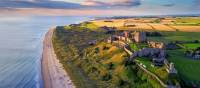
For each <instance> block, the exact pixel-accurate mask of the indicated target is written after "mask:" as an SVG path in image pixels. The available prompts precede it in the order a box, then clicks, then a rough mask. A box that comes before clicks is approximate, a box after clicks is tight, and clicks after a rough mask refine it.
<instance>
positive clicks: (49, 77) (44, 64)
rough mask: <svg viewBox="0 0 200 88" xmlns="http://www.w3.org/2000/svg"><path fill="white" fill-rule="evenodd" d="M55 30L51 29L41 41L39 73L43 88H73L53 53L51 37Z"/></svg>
mask: <svg viewBox="0 0 200 88" xmlns="http://www.w3.org/2000/svg"><path fill="white" fill-rule="evenodd" d="M54 29H55V28H51V29H50V30H49V31H48V32H47V33H46V34H45V38H44V40H43V52H42V60H41V72H42V79H43V86H44V88H75V86H74V84H73V83H72V81H71V80H70V77H69V75H68V74H67V72H66V71H65V70H64V67H63V66H62V64H61V63H59V60H58V59H57V58H56V54H55V53H54V49H53V44H52V36H53V31H54Z"/></svg>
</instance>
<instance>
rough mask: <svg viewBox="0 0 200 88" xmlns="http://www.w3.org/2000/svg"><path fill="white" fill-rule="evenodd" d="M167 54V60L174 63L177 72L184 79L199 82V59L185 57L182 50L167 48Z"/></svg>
mask: <svg viewBox="0 0 200 88" xmlns="http://www.w3.org/2000/svg"><path fill="white" fill-rule="evenodd" d="M168 54H169V55H170V57H169V60H170V61H172V62H173V63H175V67H176V69H177V70H178V73H179V74H180V75H181V76H182V77H183V78H184V79H186V80H187V79H189V80H192V81H196V82H198V83H199V82H200V76H199V74H200V70H199V68H200V61H198V60H192V59H190V58H187V57H185V56H184V51H183V50H169V51H168Z"/></svg>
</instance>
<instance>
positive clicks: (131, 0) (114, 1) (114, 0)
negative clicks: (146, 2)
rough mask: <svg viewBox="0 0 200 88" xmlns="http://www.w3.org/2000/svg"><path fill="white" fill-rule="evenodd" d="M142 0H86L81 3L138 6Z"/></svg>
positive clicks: (85, 4) (86, 4)
mask: <svg viewBox="0 0 200 88" xmlns="http://www.w3.org/2000/svg"><path fill="white" fill-rule="evenodd" d="M140 4H141V2H140V0H110V1H96V0H86V1H85V2H83V3H81V5H84V6H138V5H140Z"/></svg>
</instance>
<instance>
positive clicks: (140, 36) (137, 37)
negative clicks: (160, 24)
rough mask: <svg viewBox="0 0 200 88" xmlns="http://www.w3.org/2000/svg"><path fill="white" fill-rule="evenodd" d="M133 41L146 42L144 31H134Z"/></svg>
mask: <svg viewBox="0 0 200 88" xmlns="http://www.w3.org/2000/svg"><path fill="white" fill-rule="evenodd" d="M134 40H135V42H138V43H139V42H146V33H145V32H135V34H134Z"/></svg>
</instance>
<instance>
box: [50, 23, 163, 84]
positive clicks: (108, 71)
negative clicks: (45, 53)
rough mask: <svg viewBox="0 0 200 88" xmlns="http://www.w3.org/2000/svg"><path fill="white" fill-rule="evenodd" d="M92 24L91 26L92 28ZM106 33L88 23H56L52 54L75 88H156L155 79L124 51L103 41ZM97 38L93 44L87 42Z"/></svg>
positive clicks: (106, 35)
mask: <svg viewBox="0 0 200 88" xmlns="http://www.w3.org/2000/svg"><path fill="white" fill-rule="evenodd" d="M94 28H95V29H94ZM108 36H110V35H109V34H106V33H105V31H103V30H101V29H99V28H98V27H96V26H95V25H93V24H91V23H87V24H85V23H82V24H80V25H78V26H60V27H57V28H56V30H55V32H54V35H53V45H54V49H55V52H56V55H57V56H58V58H59V59H60V62H61V63H62V64H63V66H64V68H65V69H66V71H67V72H68V74H69V75H70V77H71V79H72V80H73V82H74V83H75V85H76V86H77V87H78V88H98V87H99V88H141V87H143V88H147V87H148V88H160V87H161V86H160V85H159V83H157V82H156V81H155V80H153V79H151V78H150V77H148V75H146V74H145V73H144V72H143V71H141V70H139V69H138V68H137V67H136V65H135V64H134V63H132V62H128V61H127V59H128V57H129V56H128V55H127V54H126V52H125V51H124V50H123V49H121V48H118V47H116V46H114V45H112V44H109V43H106V42H105V41H104V39H105V38H107V37H108ZM91 40H97V41H98V42H97V43H96V44H95V45H89V44H88V42H90V41H91Z"/></svg>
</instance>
